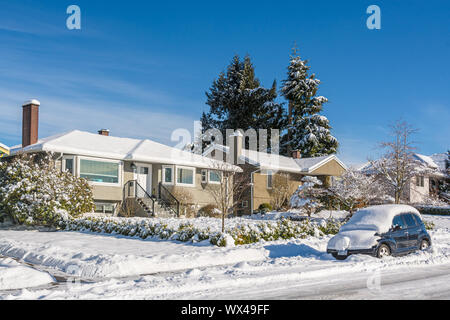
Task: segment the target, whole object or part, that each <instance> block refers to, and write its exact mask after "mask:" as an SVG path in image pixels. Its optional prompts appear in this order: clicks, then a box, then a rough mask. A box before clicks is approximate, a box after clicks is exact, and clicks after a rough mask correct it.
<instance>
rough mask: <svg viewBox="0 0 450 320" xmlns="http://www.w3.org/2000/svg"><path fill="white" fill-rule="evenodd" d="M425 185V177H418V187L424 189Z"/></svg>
mask: <svg viewBox="0 0 450 320" xmlns="http://www.w3.org/2000/svg"><path fill="white" fill-rule="evenodd" d="M424 185H425V178H424V176H416V186H418V187H423V186H424Z"/></svg>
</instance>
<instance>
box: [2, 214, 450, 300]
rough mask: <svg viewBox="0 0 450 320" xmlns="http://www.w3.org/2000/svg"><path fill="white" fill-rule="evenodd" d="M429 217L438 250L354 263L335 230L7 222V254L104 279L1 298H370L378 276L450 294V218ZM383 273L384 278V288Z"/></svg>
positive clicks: (385, 288) (384, 291) (384, 289)
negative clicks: (236, 238) (91, 228)
mask: <svg viewBox="0 0 450 320" xmlns="http://www.w3.org/2000/svg"><path fill="white" fill-rule="evenodd" d="M424 219H425V220H428V221H433V222H434V223H435V224H436V230H434V231H432V232H431V236H432V240H433V248H432V249H430V250H429V251H427V252H416V253H413V254H410V255H407V256H404V257H397V258H387V259H382V260H379V259H376V258H373V257H370V256H362V255H355V256H351V257H349V258H348V259H347V260H345V261H337V260H334V259H333V258H332V257H331V255H329V254H327V253H326V246H327V242H328V240H329V238H330V237H329V236H325V237H321V238H315V237H309V238H307V239H298V240H279V241H271V242H259V243H254V244H251V245H245V246H237V247H231V248H220V247H215V246H211V245H209V244H207V245H205V244H204V243H197V244H192V243H181V242H175V241H167V240H166V241H157V240H150V239H147V240H141V239H131V238H124V237H119V236H113V235H103V234H92V233H79V232H37V231H4V230H2V231H0V255H3V256H9V257H16V258H18V259H21V260H22V261H26V262H29V263H32V264H33V265H35V266H36V267H40V268H42V269H41V270H47V271H49V272H50V273H52V274H58V273H59V274H63V275H64V274H66V275H67V273H69V274H70V273H76V274H77V275H79V276H81V278H82V280H89V279H94V280H95V281H94V282H92V283H80V284H66V283H60V284H59V285H58V286H56V287H55V286H51V287H50V286H49V287H48V288H42V287H39V288H37V289H32V288H27V289H22V290H15V291H3V292H2V291H0V298H3V299H38V298H43V299H203V298H213V299H214V298H234V299H236V298H247V299H257V298H268V297H269V298H271V297H278V298H283V297H285V298H286V297H287V298H296V297H314V296H318V295H320V297H323V296H328V297H334V296H333V294H332V291H333V290H338V288H340V289H339V290H343V289H342V288H347V289H348V290H350V289H352V288H353V289H354V290H353V289H352V290H353V291H352V292H360V293H358V295H356V296H355V297H357V298H358V297H359V298H361V297H363V298H367V294H368V293H367V292H366V291H367V290H368V289H367V288H369V289H370V285H369V284H370V283H372V282H373V283H374V284H375V285H374V288H375V289H373V290H372V289H370V290H369V291H370V292H371V293H370V294H373V296H371V297H373V298H386V297H394V298H395V297H403V296H404V294H405V292H408V293H409V294H410V295H411V294H413V292H416V291H417V292H418V290H419V287H420V288H424V290H425V289H426V290H428V291H426V290H425V291H423V292H427V293H428V292H431V293H432V292H433V291H432V290H437V289H438V288H444V289H445V290H447V291H446V292H447V293H448V292H450V291H449V289H450V288H449V285H446V283H450V282H449V281H448V280H450V276H449V274H450V217H443V216H424ZM394 275H395V277H394ZM427 275H428V276H427ZM377 276H381V289H380V290H378V289H379V288H378V287H377V285H376V284H377V278H376V277H377ZM416 276H417V277H416ZM371 277H375V278H374V279H375V280H374V281H372V280H371ZM405 277H408V278H405ZM427 277H430V279H428V278H427ZM398 279H403V280H402V281H407V280H408V281H414V283H415V285H416V286H418V288H415V289H417V290H416V291H414V290H415V289H414V288H410V287H407V285H406V283H409V282H404V283H403V284H402V285H401V288H402V290H399V288H400V286H399V287H397V286H396V285H395V284H396V283H397V282H396V281H399V280H398ZM420 279H422V280H420ZM437 281H438V283H439V285H436V282H437ZM366 282H367V285H366ZM389 283H391V285H390V286H389V285H388V284H389ZM411 283H413V282H411ZM431 284H433V285H431ZM34 285H36V284H32V285H30V286H27V287H32V286H34ZM333 286H334V287H333ZM352 286H358V288H356V287H352ZM359 286H363V287H364V290H362V289H361V288H359ZM20 287H22V288H23V287H24V286H20ZM333 288H334V289H333ZM360 289H361V290H362V291H358V290H360ZM406 289H408V290H406ZM413 289H414V290H413ZM3 290H4V289H3ZM355 290H356V291H355ZM377 290H378V291H377ZM405 290H406V291H405ZM411 290H413V291H411ZM377 292H378V293H377ZM431 293H430V294H431ZM338 297H340V296H338ZM413 297H414V296H413ZM369 298H370V297H369ZM447 298H449V297H447Z"/></svg>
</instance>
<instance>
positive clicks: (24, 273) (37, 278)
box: [0, 258, 55, 290]
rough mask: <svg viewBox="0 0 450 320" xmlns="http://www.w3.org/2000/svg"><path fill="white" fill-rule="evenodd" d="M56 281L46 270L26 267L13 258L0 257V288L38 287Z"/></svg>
mask: <svg viewBox="0 0 450 320" xmlns="http://www.w3.org/2000/svg"><path fill="white" fill-rule="evenodd" d="M54 281H55V280H54V279H53V277H51V276H50V275H49V274H48V273H46V272H42V271H38V270H35V269H33V268H30V267H25V266H23V265H21V264H20V263H18V262H17V261H15V260H13V259H11V258H0V290H10V289H21V288H29V287H37V286H41V285H45V284H49V283H52V282H54Z"/></svg>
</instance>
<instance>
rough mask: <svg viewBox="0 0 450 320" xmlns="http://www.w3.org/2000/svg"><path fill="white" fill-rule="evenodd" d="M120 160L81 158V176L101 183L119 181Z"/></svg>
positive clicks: (116, 182) (115, 182)
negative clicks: (108, 160) (107, 160)
mask: <svg viewBox="0 0 450 320" xmlns="http://www.w3.org/2000/svg"><path fill="white" fill-rule="evenodd" d="M119 166H120V164H119V162H106V161H98V160H87V159H81V160H80V177H81V178H85V179H86V180H88V181H92V182H99V183H114V184H118V183H119Z"/></svg>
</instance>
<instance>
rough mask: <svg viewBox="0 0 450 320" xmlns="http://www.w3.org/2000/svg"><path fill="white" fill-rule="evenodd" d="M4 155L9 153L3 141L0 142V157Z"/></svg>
mask: <svg viewBox="0 0 450 320" xmlns="http://www.w3.org/2000/svg"><path fill="white" fill-rule="evenodd" d="M5 155H9V148H8V147H7V146H5V145H4V144H3V143H0V158H2V157H3V156H5Z"/></svg>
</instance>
